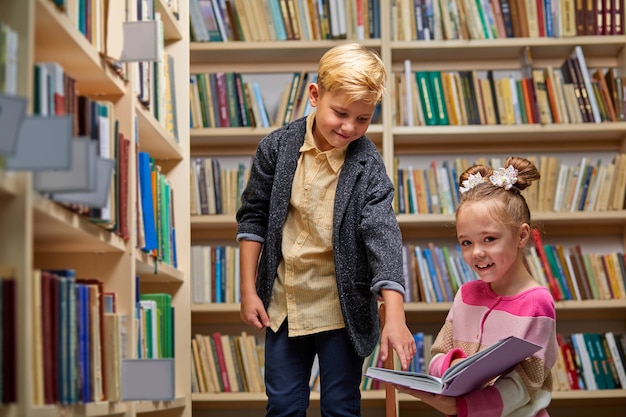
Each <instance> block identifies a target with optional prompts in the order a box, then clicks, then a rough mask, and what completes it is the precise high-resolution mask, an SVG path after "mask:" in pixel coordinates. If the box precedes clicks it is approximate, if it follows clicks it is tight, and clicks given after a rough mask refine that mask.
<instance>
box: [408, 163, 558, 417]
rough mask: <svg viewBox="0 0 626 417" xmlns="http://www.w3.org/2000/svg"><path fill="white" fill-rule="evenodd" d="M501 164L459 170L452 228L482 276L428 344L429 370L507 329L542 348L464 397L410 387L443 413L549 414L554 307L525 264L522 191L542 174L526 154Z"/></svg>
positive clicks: (526, 213) (526, 220)
mask: <svg viewBox="0 0 626 417" xmlns="http://www.w3.org/2000/svg"><path fill="white" fill-rule="evenodd" d="M505 166H506V168H497V169H494V168H490V167H486V166H483V165H475V166H473V167H471V168H469V169H467V170H466V171H465V172H464V173H463V174H461V176H460V178H459V179H460V182H459V183H460V184H462V186H461V187H460V191H461V202H460V204H459V207H458V209H457V212H456V231H457V239H458V242H459V245H460V246H461V250H462V254H463V259H464V261H465V262H466V263H467V264H468V265H469V266H470V267H471V268H472V269H473V270H474V271H476V273H477V274H478V277H479V279H478V280H475V281H471V282H469V283H466V284H465V285H463V286H462V287H461V288H460V289H459V291H458V292H457V294H456V296H455V299H454V302H453V305H452V308H451V309H450V311H449V312H448V315H447V317H446V320H445V323H444V325H443V327H442V328H441V330H440V331H439V334H438V335H437V338H436V340H435V342H434V344H433V347H432V350H431V352H432V354H433V358H432V361H431V363H430V366H429V373H431V374H432V375H435V376H438V377H440V376H441V375H442V374H443V372H445V370H446V369H448V368H449V367H450V366H451V365H452V364H453V363H455V362H457V361H460V360H463V359H464V358H466V357H468V356H470V355H471V354H473V353H476V352H477V351H480V350H482V349H484V348H486V347H488V346H490V345H492V344H494V343H495V342H497V341H498V340H500V339H503V338H505V337H507V336H517V337H520V338H522V339H526V340H529V341H531V342H534V343H536V344H538V345H540V346H542V349H541V350H539V351H538V352H537V353H535V354H534V355H533V356H531V357H529V358H527V359H526V360H524V361H523V362H522V363H520V364H518V365H517V366H516V367H515V368H513V369H512V370H511V371H510V372H508V373H506V374H505V375H502V376H501V377H500V378H498V379H496V380H495V381H491V383H489V384H487V386H485V387H483V388H482V389H479V390H477V391H474V392H471V393H469V394H467V395H465V396H462V397H447V396H442V395H433V394H429V393H425V392H422V391H414V390H407V389H405V388H401V387H397V388H398V389H400V390H401V391H404V392H407V393H409V394H411V395H413V396H415V397H417V398H420V399H421V400H423V401H424V402H425V403H427V404H429V405H430V406H432V407H434V408H435V409H437V410H439V411H440V412H442V413H444V414H447V415H458V416H470V417H471V416H481V417H492V416H493V417H495V416H519V417H531V416H540V417H546V416H547V415H548V413H547V411H546V407H547V406H548V405H549V404H550V399H551V397H552V394H551V393H552V377H551V374H550V370H551V368H552V366H553V365H554V364H555V362H556V358H557V349H558V347H557V342H556V320H555V319H556V313H555V309H554V301H553V299H552V296H551V294H550V292H549V291H548V289H547V288H546V287H543V286H541V285H540V284H539V283H538V282H537V281H536V280H535V279H534V278H533V277H532V275H531V274H530V273H529V272H528V270H527V269H526V267H525V266H524V262H523V259H524V248H525V247H526V244H527V243H528V242H529V240H530V231H531V226H530V224H531V223H530V210H529V209H528V205H527V204H526V200H525V199H524V197H523V196H522V194H521V191H522V190H524V189H525V188H527V187H528V186H530V185H531V183H532V182H533V181H535V180H538V179H539V172H538V171H537V168H536V167H535V166H534V165H533V164H532V163H531V162H530V161H528V160H527V159H524V158H520V157H510V158H508V159H507V160H506V162H505Z"/></svg>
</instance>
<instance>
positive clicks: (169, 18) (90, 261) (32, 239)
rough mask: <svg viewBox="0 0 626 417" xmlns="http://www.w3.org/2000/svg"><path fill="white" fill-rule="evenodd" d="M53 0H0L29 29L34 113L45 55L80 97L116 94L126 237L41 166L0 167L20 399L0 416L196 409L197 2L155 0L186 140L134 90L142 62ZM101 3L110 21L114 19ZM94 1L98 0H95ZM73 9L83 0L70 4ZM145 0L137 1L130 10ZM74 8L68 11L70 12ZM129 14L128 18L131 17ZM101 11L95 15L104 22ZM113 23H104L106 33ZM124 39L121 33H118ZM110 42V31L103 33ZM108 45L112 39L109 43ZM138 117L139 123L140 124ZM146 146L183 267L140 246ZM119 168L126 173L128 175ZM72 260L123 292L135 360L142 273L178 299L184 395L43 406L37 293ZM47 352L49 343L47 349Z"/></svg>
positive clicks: (111, 98)
mask: <svg viewBox="0 0 626 417" xmlns="http://www.w3.org/2000/svg"><path fill="white" fill-rule="evenodd" d="M55 3H59V2H54V1H52V0H24V1H19V2H15V1H9V0H1V1H0V16H1V17H0V21H1V22H2V24H3V25H4V24H6V25H8V26H9V27H11V28H12V29H14V30H15V31H16V32H17V34H18V36H19V49H18V54H17V62H18V71H17V79H18V83H17V94H18V95H19V96H22V97H25V98H27V99H28V102H29V105H28V107H29V110H28V112H29V114H32V113H33V111H34V104H33V101H34V93H35V85H34V81H33V78H34V70H33V68H34V65H35V63H38V62H43V61H53V62H58V63H59V64H60V65H61V67H62V68H63V70H64V72H65V73H66V74H68V75H70V76H71V77H72V78H74V79H75V80H76V88H77V91H78V94H81V95H85V96H88V97H89V98H91V99H94V100H102V101H108V102H110V103H113V108H114V110H115V117H116V120H117V121H118V124H119V131H120V132H122V133H124V135H125V136H126V137H127V138H130V140H131V151H130V158H129V166H128V173H127V174H128V185H129V187H128V195H127V198H128V206H127V210H128V211H127V212H126V214H127V217H128V229H129V233H130V236H129V237H128V239H124V238H122V237H121V236H120V235H118V234H116V233H114V232H112V231H111V230H108V229H106V228H105V227H103V226H101V225H98V224H96V223H94V222H92V221H90V220H89V219H88V218H87V217H85V216H83V215H80V214H78V213H77V212H75V211H72V210H70V209H68V208H66V207H65V206H64V205H63V204H59V203H57V202H54V201H53V200H51V199H49V198H47V197H46V196H45V195H42V194H41V193H39V192H37V191H36V190H35V189H34V186H33V177H34V176H33V174H32V173H31V172H27V171H19V172H7V171H5V170H4V169H3V168H0V229H1V230H2V235H3V237H4V239H2V240H1V241H0V265H1V266H3V267H10V268H11V269H12V270H13V271H14V274H13V278H14V280H15V282H16V317H15V323H16V329H17V335H16V336H17V337H16V341H15V343H16V351H17V358H15V359H16V367H17V369H16V375H17V377H16V378H17V379H16V380H15V381H13V383H14V385H15V386H16V390H17V401H16V402H14V403H11V404H2V405H0V414H1V415H3V416H8V417H18V416H34V417H45V416H58V415H73V416H83V417H86V416H110V415H125V416H138V415H142V416H150V415H168V416H190V415H191V401H190V395H189V393H190V389H189V379H190V368H189V362H188V360H187V359H188V357H187V355H185V354H184V352H186V350H187V349H188V343H187V340H189V338H190V315H189V311H190V303H189V296H190V287H189V261H188V258H187V256H186V255H187V253H188V251H189V242H190V232H189V227H188V225H189V203H188V200H187V198H186V196H187V195H188V190H189V170H188V169H189V164H188V160H189V140H188V137H189V130H188V124H187V123H186V121H187V120H188V114H189V107H188V100H187V97H188V95H187V91H188V86H187V79H188V74H189V60H188V53H189V52H188V51H189V39H188V36H187V34H188V30H189V29H188V8H187V2H182V1H181V2H174V3H177V4H178V6H177V7H178V10H177V12H176V13H174V12H173V11H172V9H171V7H170V5H169V3H170V2H168V1H166V0H154V7H155V10H156V11H157V12H159V13H160V14H161V18H162V20H163V27H164V38H165V43H164V45H163V46H164V51H165V52H167V53H168V54H170V55H172V56H173V57H174V61H175V63H174V66H175V69H174V72H175V74H176V79H175V91H174V94H175V98H176V103H177V106H176V108H174V109H173V111H174V117H175V118H176V119H177V120H178V129H179V131H178V133H179V134H178V138H179V139H178V140H176V139H175V138H174V137H172V136H171V135H170V134H169V133H168V132H167V130H166V129H165V128H164V127H163V123H162V122H161V121H158V120H156V118H155V117H154V116H153V112H151V111H149V110H147V109H146V108H145V107H143V105H141V104H140V103H138V101H137V98H136V87H137V78H135V74H136V71H137V64H135V63H132V64H124V66H123V67H124V71H123V74H121V73H120V71H118V70H117V69H116V68H114V67H113V66H111V65H110V62H111V61H112V59H109V58H107V57H105V53H104V46H103V47H101V48H98V47H97V46H96V43H95V42H90V41H89V40H88V39H87V38H86V37H85V36H83V34H81V33H80V31H79V30H78V28H77V24H76V23H75V22H74V20H73V19H72V18H71V17H70V15H68V14H67V13H66V12H65V11H64V9H63V8H61V7H59V6H57V5H56V4H55ZM98 3H99V4H100V3H101V4H102V5H103V10H102V15H101V19H102V20H101V22H100V23H101V24H104V23H106V19H107V17H106V13H105V12H104V3H106V2H98ZM109 3H110V4H111V7H112V9H111V10H109V11H108V12H109V13H110V15H111V16H115V17H118V18H119V17H120V16H126V3H125V2H109ZM94 4H95V3H94ZM66 6H67V7H71V6H76V8H78V3H77V2H66ZM131 6H132V7H133V8H135V9H136V6H137V5H136V4H135V2H134V1H131V2H130V3H128V7H131ZM68 13H69V12H68ZM122 20H125V17H124V18H122ZM93 24H96V23H95V19H94V23H93ZM104 34H105V32H104V31H102V35H103V36H104ZM120 39H122V37H120ZM102 41H103V42H104V41H105V39H102ZM103 45H104V43H103ZM135 126H137V127H138V128H137V129H135ZM136 147H137V148H138V149H140V150H146V151H148V152H150V153H151V154H152V156H153V157H154V158H155V160H156V162H157V163H159V164H161V165H162V167H163V173H164V174H165V175H166V177H167V180H168V181H169V182H170V184H171V186H172V188H173V190H174V193H175V196H176V197H175V199H174V201H173V204H174V206H175V211H174V221H175V224H176V246H177V253H178V259H177V260H178V263H177V265H176V266H173V265H169V264H166V263H164V262H162V261H160V260H159V261H155V259H154V258H153V257H151V256H148V255H147V254H146V253H145V252H143V251H141V250H140V249H139V248H138V245H139V242H140V239H139V236H138V233H137V222H138V217H137V214H136V211H135V207H136V206H137V203H138V197H137V192H138V190H137V174H136V164H135V161H134V160H135V158H134V157H133V155H135V149H136ZM118 174H119V172H118ZM51 268H57V269H61V268H71V269H74V270H75V271H76V275H77V278H87V277H89V278H98V279H100V280H101V281H102V282H103V288H104V291H106V292H115V293H116V300H115V302H116V308H117V312H118V313H121V314H123V315H125V316H126V317H127V318H128V323H127V327H126V331H127V333H126V336H127V341H126V345H125V350H124V352H123V353H124V355H125V357H126V358H136V357H137V348H136V343H137V339H138V333H137V329H136V327H135V326H134V325H133V323H132V318H133V317H134V316H135V315H136V313H137V306H136V303H135V296H136V285H135V277H136V276H138V277H139V282H140V290H141V292H164V293H168V294H170V295H171V296H172V305H173V307H174V308H175V311H176V316H175V325H174V328H175V335H174V337H173V342H174V344H175V347H174V351H175V352H176V354H175V357H174V359H173V361H174V369H175V371H174V372H175V374H174V375H173V380H174V384H175V394H174V399H173V400H172V401H123V400H118V401H110V400H105V401H95V402H88V403H80V404H78V403H76V404H63V405H61V404H57V403H52V404H42V403H37V402H36V401H35V386H36V385H37V384H36V382H37V381H36V380H35V376H34V373H33V372H34V366H35V360H34V359H33V356H34V353H35V350H36V349H37V347H36V346H33V343H32V340H33V332H34V331H35V330H34V328H33V326H34V322H35V317H36V315H37V314H41V311H38V310H37V307H36V305H35V303H34V301H33V297H34V294H33V291H34V286H33V282H34V281H33V280H34V273H33V271H34V270H35V269H51ZM43 349H50V347H49V346H44V347H43Z"/></svg>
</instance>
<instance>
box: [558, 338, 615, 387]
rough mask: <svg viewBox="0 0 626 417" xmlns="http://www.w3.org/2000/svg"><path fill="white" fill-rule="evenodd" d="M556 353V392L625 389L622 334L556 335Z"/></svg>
mask: <svg viewBox="0 0 626 417" xmlns="http://www.w3.org/2000/svg"><path fill="white" fill-rule="evenodd" d="M557 341H558V345H559V355H558V358H557V363H556V365H555V366H554V368H552V375H553V379H554V390H555V391H576V390H590V391H595V390H602V389H625V388H626V335H625V334H624V333H615V332H606V333H573V334H571V335H563V334H561V333H559V334H557Z"/></svg>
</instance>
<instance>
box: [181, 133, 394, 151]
mask: <svg viewBox="0 0 626 417" xmlns="http://www.w3.org/2000/svg"><path fill="white" fill-rule="evenodd" d="M275 129H276V127H217V128H203V129H193V130H192V131H191V146H192V150H191V152H192V154H193V155H194V156H202V155H212V156H220V155H238V156H249V155H253V154H254V151H255V149H256V147H257V145H258V144H259V141H260V140H261V139H262V138H263V137H265V136H266V135H267V134H269V133H270V132H271V131H273V130H275ZM382 133H383V128H382V125H371V126H370V128H369V129H368V131H367V136H368V138H370V139H371V140H372V141H373V142H374V143H376V144H377V145H378V146H381V143H382Z"/></svg>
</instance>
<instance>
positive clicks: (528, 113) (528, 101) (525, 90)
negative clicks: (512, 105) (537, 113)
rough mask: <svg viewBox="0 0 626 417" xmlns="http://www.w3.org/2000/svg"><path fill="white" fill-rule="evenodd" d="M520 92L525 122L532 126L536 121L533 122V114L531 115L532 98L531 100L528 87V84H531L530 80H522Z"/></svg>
mask: <svg viewBox="0 0 626 417" xmlns="http://www.w3.org/2000/svg"><path fill="white" fill-rule="evenodd" d="M521 81H522V92H523V93H524V97H523V98H524V104H525V106H524V108H525V109H526V120H528V124H529V125H531V124H534V123H537V122H538V120H535V117H534V114H533V103H532V101H531V100H532V98H531V94H530V87H529V83H530V82H531V80H530V79H529V78H522V80H521Z"/></svg>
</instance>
